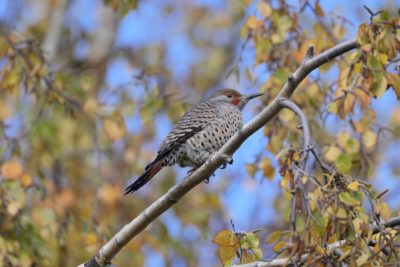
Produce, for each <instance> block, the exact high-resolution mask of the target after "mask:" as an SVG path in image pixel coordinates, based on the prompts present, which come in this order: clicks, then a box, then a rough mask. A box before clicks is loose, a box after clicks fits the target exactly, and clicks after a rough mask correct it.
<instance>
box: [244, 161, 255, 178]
mask: <svg viewBox="0 0 400 267" xmlns="http://www.w3.org/2000/svg"><path fill="white" fill-rule="evenodd" d="M246 171H247V173H248V174H249V175H250V176H251V177H253V176H254V174H256V171H257V168H256V166H254V164H246Z"/></svg>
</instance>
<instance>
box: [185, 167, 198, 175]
mask: <svg viewBox="0 0 400 267" xmlns="http://www.w3.org/2000/svg"><path fill="white" fill-rule="evenodd" d="M195 170H196V169H195V168H193V169H190V170H188V172H187V175H191V174H192V173H193V172H194V171H195Z"/></svg>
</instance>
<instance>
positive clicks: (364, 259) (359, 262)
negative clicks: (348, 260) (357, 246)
mask: <svg viewBox="0 0 400 267" xmlns="http://www.w3.org/2000/svg"><path fill="white" fill-rule="evenodd" d="M368 259H369V256H368V254H362V255H361V256H360V257H358V259H357V260H356V264H357V266H361V265H363V264H364V263H366V262H367V260H368Z"/></svg>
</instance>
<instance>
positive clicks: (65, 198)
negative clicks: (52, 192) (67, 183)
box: [56, 188, 75, 208]
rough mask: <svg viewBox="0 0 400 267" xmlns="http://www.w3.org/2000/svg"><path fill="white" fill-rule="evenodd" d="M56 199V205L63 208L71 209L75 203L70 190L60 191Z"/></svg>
mask: <svg viewBox="0 0 400 267" xmlns="http://www.w3.org/2000/svg"><path fill="white" fill-rule="evenodd" d="M56 199H57V204H58V205H59V206H61V207H64V208H69V207H72V206H73V204H74V203H75V196H74V193H73V191H72V190H71V189H70V188H66V189H64V190H62V191H61V192H60V193H59V194H58V195H57V198H56Z"/></svg>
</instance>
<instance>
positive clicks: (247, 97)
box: [240, 93, 264, 101]
mask: <svg viewBox="0 0 400 267" xmlns="http://www.w3.org/2000/svg"><path fill="white" fill-rule="evenodd" d="M262 95H264V94H260V93H257V94H249V95H242V96H241V97H240V99H242V100H243V101H249V100H250V99H253V98H256V97H259V96H262Z"/></svg>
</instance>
